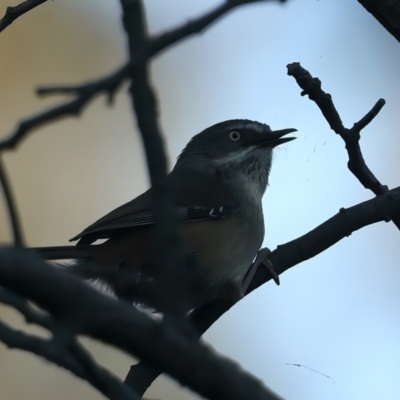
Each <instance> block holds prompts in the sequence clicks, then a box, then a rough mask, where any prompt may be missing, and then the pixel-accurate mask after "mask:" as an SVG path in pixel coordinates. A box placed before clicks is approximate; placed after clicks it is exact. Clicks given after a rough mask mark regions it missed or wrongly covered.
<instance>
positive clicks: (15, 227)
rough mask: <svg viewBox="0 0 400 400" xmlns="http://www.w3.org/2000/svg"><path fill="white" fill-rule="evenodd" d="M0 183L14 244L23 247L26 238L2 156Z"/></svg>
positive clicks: (0, 160) (0, 159)
mask: <svg viewBox="0 0 400 400" xmlns="http://www.w3.org/2000/svg"><path fill="white" fill-rule="evenodd" d="M0 184H1V186H2V188H3V194H4V198H5V201H6V204H7V209H8V216H9V219H10V225H11V230H12V234H13V238H14V240H13V241H14V246H17V247H23V245H24V239H23V233H22V227H21V222H20V219H19V215H18V210H17V204H16V202H15V199H14V196H13V193H12V189H11V183H10V182H9V180H8V176H7V172H6V170H5V166H4V163H3V160H2V158H1V157H0Z"/></svg>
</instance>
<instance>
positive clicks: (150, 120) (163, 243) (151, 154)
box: [121, 0, 190, 330]
mask: <svg viewBox="0 0 400 400" xmlns="http://www.w3.org/2000/svg"><path fill="white" fill-rule="evenodd" d="M121 5H122V11H123V24H124V28H125V31H126V33H127V36H128V44H129V46H128V47H129V53H130V58H131V68H130V70H129V74H130V78H131V87H130V95H131V100H132V108H133V111H134V113H135V115H136V120H137V124H138V126H139V129H140V132H141V136H142V140H143V144H144V149H145V153H146V159H147V166H148V170H149V175H150V180H151V187H152V201H153V211H154V215H155V220H156V224H155V235H156V245H157V250H158V251H157V255H158V261H159V263H160V264H161V265H162V268H161V274H160V288H161V299H162V303H161V304H162V310H163V313H164V318H165V321H168V320H170V319H171V318H172V319H173V320H174V324H175V325H177V326H180V327H181V328H185V329H186V330H188V329H190V328H189V327H188V322H187V318H186V310H187V309H188V306H187V304H188V298H189V291H188V288H187V285H185V284H184V282H185V281H186V279H185V278H186V277H185V276H184V272H185V271H186V270H187V268H186V260H185V258H184V255H183V246H182V243H181V241H180V239H179V237H178V226H179V219H178V216H177V214H176V211H175V204H176V201H175V194H174V193H173V192H172V188H171V187H170V185H169V184H168V181H167V157H166V154H165V150H164V145H163V141H162V137H161V128H160V126H159V122H158V110H157V101H156V98H155V95H154V91H153V89H152V87H151V84H150V78H149V73H148V66H147V63H146V61H142V62H136V63H135V61H137V60H136V57H137V54H141V53H142V52H143V51H144V49H145V48H146V45H147V41H148V34H147V30H146V22H145V17H144V11H143V5H142V3H141V1H138V0H121Z"/></svg>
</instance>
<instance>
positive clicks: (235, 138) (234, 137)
mask: <svg viewBox="0 0 400 400" xmlns="http://www.w3.org/2000/svg"><path fill="white" fill-rule="evenodd" d="M240 136H241V135H240V133H239V132H238V131H231V132H229V139H231V140H232V142H237V141H238V140H240Z"/></svg>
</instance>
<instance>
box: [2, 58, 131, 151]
mask: <svg viewBox="0 0 400 400" xmlns="http://www.w3.org/2000/svg"><path fill="white" fill-rule="evenodd" d="M127 70H128V66H126V65H125V66H124V67H122V68H120V69H119V70H117V71H116V72H114V73H113V74H112V75H110V76H107V77H106V78H102V79H100V80H96V81H94V82H89V83H86V84H83V85H82V86H75V87H73V89H71V91H72V92H74V93H75V94H76V98H75V99H74V100H72V101H69V102H66V103H63V104H60V105H59V106H56V107H54V108H51V109H50V110H47V111H44V112H43V113H40V114H37V115H35V116H33V117H31V118H27V119H25V120H23V121H22V122H20V124H19V126H18V127H17V129H16V130H15V131H14V132H13V133H11V134H10V135H9V136H8V137H6V138H5V139H3V140H1V141H0V151H1V150H5V149H13V148H15V147H16V146H17V144H19V142H20V141H21V140H22V139H23V138H24V137H25V136H26V135H27V134H28V133H29V132H31V131H32V130H34V129H36V128H38V127H40V126H42V125H45V124H47V123H49V122H53V121H56V120H58V119H60V118H64V117H66V116H79V114H80V112H81V111H82V109H83V108H84V107H85V106H86V105H87V103H88V102H89V101H90V100H92V99H93V98H94V97H95V96H97V95H99V94H100V93H102V92H105V93H107V94H108V95H109V96H111V97H112V96H113V94H114V93H115V91H116V90H117V89H118V87H119V86H120V85H121V84H122V82H123V81H124V79H125V78H126V74H127ZM63 89H64V91H65V90H67V89H66V88H63ZM60 91H61V89H60V88H42V89H39V90H38V93H39V94H49V93H55V92H60Z"/></svg>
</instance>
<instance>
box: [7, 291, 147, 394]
mask: <svg viewBox="0 0 400 400" xmlns="http://www.w3.org/2000/svg"><path fill="white" fill-rule="evenodd" d="M0 302H1V303H4V304H7V305H9V306H11V307H14V308H15V309H16V310H18V311H19V312H20V313H21V314H22V315H23V316H24V317H25V320H26V321H27V322H28V323H34V324H37V325H39V326H42V327H44V328H46V329H47V330H48V331H49V332H51V333H52V334H53V338H52V339H42V338H39V337H36V336H33V335H28V334H26V333H24V332H22V331H17V330H15V329H13V328H11V327H9V326H7V325H6V324H4V323H2V322H1V321H0V340H1V341H3V342H4V343H5V344H6V345H7V346H8V347H10V348H18V349H21V350H25V351H29V352H31V353H34V354H36V355H38V356H40V357H44V358H46V359H47V360H49V361H51V362H53V363H55V364H56V365H58V366H60V367H63V368H65V369H67V370H69V371H71V372H72V373H74V374H75V375H76V376H78V377H79V378H82V379H85V380H87V381H88V382H89V383H91V385H92V386H93V387H95V388H97V389H98V390H99V391H100V392H101V393H103V394H104V395H105V396H107V397H109V398H111V397H113V398H116V399H126V400H136V399H139V397H138V395H137V394H135V393H134V392H133V391H132V389H130V388H129V387H127V386H126V385H123V384H122V382H121V381H120V380H119V379H118V378H117V377H115V376H113V375H112V374H111V373H110V372H109V371H107V370H106V369H104V368H103V367H101V366H100V365H98V364H97V363H96V362H95V360H94V359H93V358H92V356H91V355H90V354H89V353H88V352H87V351H86V350H85V349H84V348H83V346H82V345H80V344H79V343H78V342H77V341H76V340H75V339H74V338H73V336H72V337H71V338H70V336H71V328H70V327H68V326H67V327H66V326H65V324H63V323H62V322H61V321H60V320H57V321H56V320H55V319H54V318H53V317H52V316H51V315H49V314H46V313H44V312H42V311H40V310H37V309H35V308H34V307H32V306H31V305H30V304H29V303H28V302H27V301H26V299H25V298H23V297H21V296H19V295H18V294H16V293H14V292H13V291H10V290H7V289H4V288H3V287H0ZM66 339H68V340H66Z"/></svg>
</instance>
